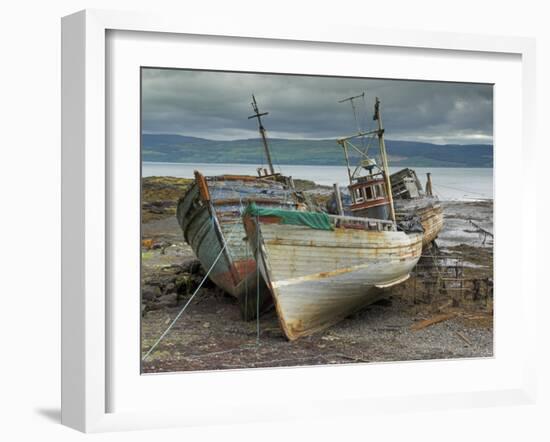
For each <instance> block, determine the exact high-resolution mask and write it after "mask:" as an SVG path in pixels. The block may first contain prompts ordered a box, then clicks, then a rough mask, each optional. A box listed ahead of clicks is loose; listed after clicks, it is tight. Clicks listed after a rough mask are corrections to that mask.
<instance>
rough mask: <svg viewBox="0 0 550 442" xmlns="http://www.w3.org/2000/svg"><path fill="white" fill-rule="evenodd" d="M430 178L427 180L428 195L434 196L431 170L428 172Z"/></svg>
mask: <svg viewBox="0 0 550 442" xmlns="http://www.w3.org/2000/svg"><path fill="white" fill-rule="evenodd" d="M426 176H427V177H428V180H427V181H426V195H428V196H433V192H432V174H431V173H430V172H428V173H426Z"/></svg>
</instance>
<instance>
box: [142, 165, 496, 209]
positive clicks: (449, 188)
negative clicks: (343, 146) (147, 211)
mask: <svg viewBox="0 0 550 442" xmlns="http://www.w3.org/2000/svg"><path fill="white" fill-rule="evenodd" d="M257 167H259V166H255V165H253V164H212V163H204V164H202V163H192V164H186V163H150V162H144V163H143V169H142V173H143V176H144V177H147V176H175V177H182V178H192V177H193V171H194V170H200V171H201V172H202V173H203V174H204V175H223V174H240V175H256V168H257ZM400 169H401V168H399V167H398V168H393V167H390V171H391V172H396V171H397V170H400ZM412 169H414V170H415V171H416V174H417V176H418V178H419V179H420V181H421V182H422V184H423V185H424V184H425V182H426V172H431V173H432V183H433V189H434V191H435V193H436V194H437V195H438V196H439V197H440V198H441V199H443V200H475V199H485V198H490V199H492V198H493V169H489V168H479V169H477V168H476V169H474V168H471V169H470V168H461V167H430V168H427V167H413V168H412ZM276 171H277V172H281V173H284V175H287V176H292V177H293V178H300V179H304V180H310V181H315V182H316V183H318V184H323V185H327V186H330V185H332V184H333V183H339V184H340V185H342V186H345V185H347V184H348V175H347V170H346V168H345V167H344V166H299V165H298V166H297V165H284V164H282V165H281V166H279V167H276Z"/></svg>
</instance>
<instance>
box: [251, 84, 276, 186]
mask: <svg viewBox="0 0 550 442" xmlns="http://www.w3.org/2000/svg"><path fill="white" fill-rule="evenodd" d="M250 104H251V105H252V109H254V115H251V116H250V117H248V119H249V120H250V119H251V118H257V119H258V130H259V131H260V135H261V136H262V142H263V143H264V149H265V155H266V156H267V162H268V164H269V171H270V172H271V175H275V169H274V168H273V162H272V161H271V153H270V152H269V146H268V145H267V138H266V134H265V128H264V126H263V124H262V118H261V117H263V116H264V115H268V114H269V112H263V113H260V111H259V110H258V104H257V103H256V97H255V96H254V94H252V103H250Z"/></svg>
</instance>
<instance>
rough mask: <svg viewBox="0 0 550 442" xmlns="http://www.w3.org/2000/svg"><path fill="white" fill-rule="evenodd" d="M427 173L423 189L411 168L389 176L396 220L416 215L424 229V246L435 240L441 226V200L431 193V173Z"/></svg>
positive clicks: (400, 220) (403, 219) (399, 220)
mask: <svg viewBox="0 0 550 442" xmlns="http://www.w3.org/2000/svg"><path fill="white" fill-rule="evenodd" d="M427 175H428V177H427V182H426V190H425V191H424V189H422V184H421V183H420V180H419V179H418V177H417V176H416V172H415V171H414V170H413V169H409V168H405V169H402V170H400V171H398V172H396V173H394V174H392V175H391V176H390V181H391V187H392V194H393V198H394V208H395V218H396V221H397V222H398V223H399V222H405V221H406V220H408V219H410V218H411V217H412V216H414V215H416V216H418V217H419V218H420V223H421V224H422V228H423V230H424V239H423V240H422V245H423V247H424V248H426V247H428V246H430V245H431V244H432V243H433V241H435V239H436V238H437V236H438V235H439V233H440V232H441V229H442V228H443V209H442V207H441V202H440V201H439V198H438V197H437V196H435V195H434V194H433V190H432V179H431V174H430V173H428V174H427Z"/></svg>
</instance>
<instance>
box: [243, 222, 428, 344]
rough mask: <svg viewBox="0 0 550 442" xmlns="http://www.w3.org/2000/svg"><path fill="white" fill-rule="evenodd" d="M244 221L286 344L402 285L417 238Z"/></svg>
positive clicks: (419, 238) (416, 249)
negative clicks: (396, 285) (384, 289)
mask: <svg viewBox="0 0 550 442" xmlns="http://www.w3.org/2000/svg"><path fill="white" fill-rule="evenodd" d="M273 221H274V220H273V219H267V220H262V218H261V217H259V218H258V217H257V218H254V217H250V216H249V217H245V219H244V224H245V228H246V231H247V234H248V238H249V241H250V246H251V248H252V249H253V250H254V252H255V256H256V259H257V261H258V262H259V266H260V270H261V273H262V275H263V277H264V278H265V280H266V282H267V285H268V287H269V288H270V290H271V293H272V295H273V299H274V302H275V307H276V309H277V313H278V316H279V321H280V323H281V327H282V329H283V331H284V333H285V335H286V337H287V338H288V339H289V340H294V339H297V338H300V337H303V336H307V335H310V334H312V333H315V332H317V331H321V330H324V329H326V328H327V327H330V326H332V325H334V324H336V323H337V322H339V321H341V320H342V319H343V318H345V317H346V316H349V315H350V314H352V313H353V312H355V311H357V310H358V309H360V308H362V307H364V306H366V305H368V304H369V303H372V302H374V301H376V300H377V299H379V298H380V297H381V296H382V295H383V293H382V291H381V289H382V288H386V287H390V286H392V285H395V284H398V283H400V282H402V281H404V280H406V279H407V278H408V276H409V272H410V271H411V269H412V268H413V267H414V266H415V265H416V263H417V262H418V259H419V258H420V255H421V250H422V234H418V233H414V234H406V233H404V232H397V231H367V230H357V229H347V228H338V227H337V228H335V230H333V231H327V230H315V229H311V228H309V227H307V226H298V225H287V224H279V223H277V222H273Z"/></svg>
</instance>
